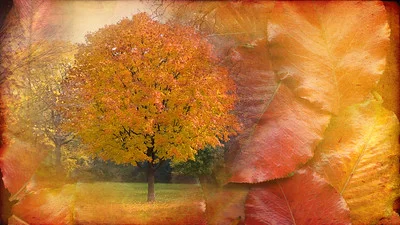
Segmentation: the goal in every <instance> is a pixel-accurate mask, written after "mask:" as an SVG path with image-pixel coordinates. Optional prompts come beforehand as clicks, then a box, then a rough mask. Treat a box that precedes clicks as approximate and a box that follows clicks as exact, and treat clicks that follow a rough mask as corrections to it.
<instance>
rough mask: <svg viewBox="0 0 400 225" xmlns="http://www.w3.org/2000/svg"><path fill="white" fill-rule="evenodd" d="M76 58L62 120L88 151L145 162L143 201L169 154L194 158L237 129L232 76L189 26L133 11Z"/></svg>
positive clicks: (90, 39) (98, 35) (108, 157)
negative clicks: (132, 14)
mask: <svg viewBox="0 0 400 225" xmlns="http://www.w3.org/2000/svg"><path fill="white" fill-rule="evenodd" d="M75 59H76V65H75V67H74V68H73V69H72V70H71V72H70V74H69V77H68V79H67V82H66V83H65V85H66V86H67V88H65V89H67V90H68V93H66V95H65V99H64V102H65V108H68V110H67V116H68V118H69V120H68V123H66V124H65V126H66V127H68V128H69V129H70V130H71V131H74V132H76V133H77V134H78V135H79V136H80V137H81V138H82V141H83V143H84V144H85V145H86V147H87V149H88V151H89V152H91V153H92V154H93V155H96V156H99V157H101V158H103V159H104V160H112V161H114V162H116V163H131V164H133V165H137V166H139V167H143V166H144V165H147V177H148V201H154V200H155V194H154V172H155V170H156V169H157V168H159V167H160V165H162V164H163V163H164V162H165V161H166V160H167V159H170V160H172V161H173V162H182V161H186V160H188V159H194V156H195V154H196V152H197V151H198V150H200V149H203V148H204V147H205V146H207V145H209V146H212V147H215V146H219V145H221V142H220V141H227V140H228V139H229V136H230V135H234V134H236V131H237V130H238V129H239V124H238V122H237V120H236V117H235V115H233V114H232V113H231V111H232V110H233V108H234V103H235V98H236V97H235V85H234V82H233V81H232V80H231V79H230V78H229V76H228V73H227V70H226V69H224V68H223V67H221V66H219V63H218V60H217V58H216V57H215V56H214V55H213V52H212V46H211V45H210V44H209V43H208V42H207V41H205V39H203V37H202V35H201V34H199V33H196V31H195V30H194V29H193V28H191V27H184V26H181V25H177V24H173V23H166V24H162V23H160V22H157V21H153V20H151V19H150V18H149V16H148V15H146V14H137V15H135V16H133V18H132V19H123V20H121V21H120V22H119V23H117V24H114V25H109V26H105V27H104V28H101V29H100V30H98V31H97V32H95V33H91V34H88V35H87V36H86V43H85V44H82V45H81V46H80V47H79V50H78V53H77V54H76V55H75ZM143 162H147V163H143ZM142 163H143V164H142Z"/></svg>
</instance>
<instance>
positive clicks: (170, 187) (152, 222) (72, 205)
mask: <svg viewBox="0 0 400 225" xmlns="http://www.w3.org/2000/svg"><path fill="white" fill-rule="evenodd" d="M155 192H156V202H155V203H147V202H146V200H147V184H145V183H107V182H98V183H76V184H66V185H64V186H63V187H62V188H58V189H54V188H49V189H41V190H40V191H38V192H36V193H32V194H30V195H29V196H27V197H25V198H24V199H23V200H22V201H21V202H20V203H19V204H17V205H16V206H15V207H14V209H13V212H14V214H15V215H16V216H17V217H18V218H20V219H22V220H24V221H26V222H27V223H29V224H43V225H44V224H85V225H86V224H132V225H133V224H135V225H142V224H143V225H144V224H146V225H158V224H160V225H161V224H163V225H169V224H171V225H197V224H199V225H200V224H205V222H204V203H203V198H202V193H201V188H200V186H199V185H194V184H161V183H156V185H155Z"/></svg>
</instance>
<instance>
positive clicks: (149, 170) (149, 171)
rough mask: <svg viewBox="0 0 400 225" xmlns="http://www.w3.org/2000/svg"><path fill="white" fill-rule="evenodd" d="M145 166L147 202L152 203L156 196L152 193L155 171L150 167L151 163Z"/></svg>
mask: <svg viewBox="0 0 400 225" xmlns="http://www.w3.org/2000/svg"><path fill="white" fill-rule="evenodd" d="M147 165H148V167H147V202H154V201H155V200H156V195H155V192H154V172H155V169H154V168H153V167H152V165H151V163H148V164H147Z"/></svg>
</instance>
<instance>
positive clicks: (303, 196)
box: [245, 168, 350, 225]
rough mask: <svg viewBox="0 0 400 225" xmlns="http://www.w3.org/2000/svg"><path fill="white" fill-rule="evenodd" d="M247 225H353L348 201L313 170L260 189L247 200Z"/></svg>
mask: <svg viewBox="0 0 400 225" xmlns="http://www.w3.org/2000/svg"><path fill="white" fill-rule="evenodd" d="M245 212H246V220H245V222H246V224H251V225H262V224H295V225H303V224H304V225H310V224H335V225H340V224H350V212H349V209H348V207H347V205H346V202H345V201H344V199H343V198H342V197H341V196H340V195H339V193H338V192H337V191H335V189H334V188H333V187H332V186H330V185H329V184H328V183H327V182H326V181H325V180H324V179H323V178H321V177H320V176H318V175H317V174H316V173H315V172H312V171H311V170H310V169H309V168H306V169H302V170H299V171H298V172H297V173H296V174H295V175H294V176H293V177H291V178H288V179H284V180H279V181H278V180H277V181H274V182H273V183H265V184H261V185H256V186H255V187H254V188H252V189H251V190H250V192H249V194H248V197H247V200H246V209H245Z"/></svg>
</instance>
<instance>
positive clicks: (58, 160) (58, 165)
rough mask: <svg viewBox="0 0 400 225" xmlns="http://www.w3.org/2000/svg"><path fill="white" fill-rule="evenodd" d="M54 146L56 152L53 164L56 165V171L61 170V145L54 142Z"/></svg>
mask: <svg viewBox="0 0 400 225" xmlns="http://www.w3.org/2000/svg"><path fill="white" fill-rule="evenodd" d="M55 145H56V148H55V149H54V151H55V154H56V161H55V166H56V170H57V173H59V172H61V171H62V167H61V145H60V144H58V143H55Z"/></svg>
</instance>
